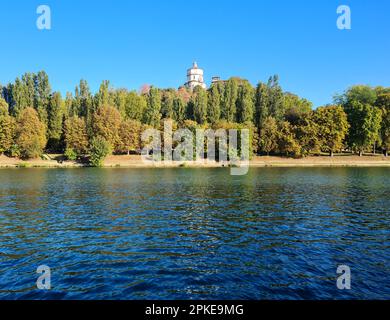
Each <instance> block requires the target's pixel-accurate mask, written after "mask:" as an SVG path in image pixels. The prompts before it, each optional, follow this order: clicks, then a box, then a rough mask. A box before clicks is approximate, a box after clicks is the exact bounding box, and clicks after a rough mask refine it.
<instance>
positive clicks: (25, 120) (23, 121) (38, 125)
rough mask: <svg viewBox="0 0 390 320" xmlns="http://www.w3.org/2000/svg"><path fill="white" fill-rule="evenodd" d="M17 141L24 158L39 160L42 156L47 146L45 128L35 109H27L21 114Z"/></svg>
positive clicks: (17, 128)
mask: <svg viewBox="0 0 390 320" xmlns="http://www.w3.org/2000/svg"><path fill="white" fill-rule="evenodd" d="M15 141H16V144H17V145H18V147H19V150H20V154H21V156H22V158H26V159H29V158H37V157H39V156H41V155H42V153H43V149H44V148H45V146H46V132H45V126H44V124H43V123H42V122H41V121H40V120H39V117H38V113H37V112H36V111H35V110H34V109H33V108H26V109H24V110H23V111H21V112H20V114H19V116H18V119H17V126H16V139H15Z"/></svg>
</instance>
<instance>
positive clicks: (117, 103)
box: [0, 71, 390, 165]
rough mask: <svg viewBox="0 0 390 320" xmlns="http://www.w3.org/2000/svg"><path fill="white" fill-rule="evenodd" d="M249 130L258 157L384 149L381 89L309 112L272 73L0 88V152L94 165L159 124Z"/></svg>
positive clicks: (387, 138) (37, 79)
mask: <svg viewBox="0 0 390 320" xmlns="http://www.w3.org/2000/svg"><path fill="white" fill-rule="evenodd" d="M164 119H171V120H172V121H173V123H174V127H175V128H184V127H186V128H190V129H192V130H194V129H196V128H205V129H206V128H214V129H216V128H226V129H229V128H236V129H238V128H248V129H250V133H251V134H250V136H251V150H252V152H253V153H258V154H276V155H287V156H294V157H303V156H308V155H311V154H319V153H321V152H327V153H329V154H330V155H333V154H334V153H336V152H340V151H342V150H349V151H352V152H356V153H358V154H360V155H362V154H363V152H372V151H374V152H375V150H381V151H383V152H384V153H385V154H386V155H387V153H388V150H389V148H390V88H384V87H375V88H373V87H370V86H363V85H359V86H353V87H351V88H349V89H348V90H346V91H345V92H344V93H343V94H341V95H339V96H336V97H335V99H334V102H333V104H332V105H327V106H323V107H319V108H317V109H315V110H313V105H312V103H311V102H310V101H308V100H306V99H304V98H301V97H298V96H297V95H295V94H292V93H289V92H284V91H283V89H282V88H281V86H280V84H279V79H278V77H277V76H273V77H270V79H269V80H268V82H267V83H261V82H260V83H259V84H258V85H257V86H256V87H253V86H252V85H251V84H250V83H249V81H247V80H245V79H241V78H230V79H229V80H227V81H219V82H216V83H214V84H212V86H211V87H210V88H209V89H207V90H206V89H203V88H201V87H196V88H195V89H194V90H193V91H190V90H189V89H186V88H184V87H181V88H179V89H159V88H156V87H153V86H151V87H149V86H144V87H143V88H142V89H141V90H140V92H136V91H129V90H126V89H122V88H121V89H114V88H112V87H111V86H110V83H109V82H108V81H103V82H102V84H101V85H100V88H99V91H98V92H96V93H95V94H93V93H92V92H91V91H90V89H89V86H88V83H87V81H85V80H81V81H80V83H79V84H78V85H77V86H76V88H75V90H74V93H69V92H68V93H67V94H66V96H65V97H62V96H61V94H60V93H59V92H53V91H52V89H51V85H50V82H49V77H48V75H47V74H46V73H45V72H44V71H40V72H38V73H36V74H35V73H26V74H24V75H23V76H22V77H20V78H16V79H15V81H14V82H12V83H8V84H7V85H5V86H0V154H3V153H4V154H6V155H8V156H12V157H20V158H36V157H39V156H42V154H43V153H44V152H47V153H64V154H65V155H66V157H67V158H69V159H72V160H75V159H77V158H83V157H87V158H89V159H90V161H91V163H92V164H94V165H99V164H101V161H102V159H103V158H104V157H105V156H106V155H108V154H110V153H116V154H125V153H130V152H136V151H139V150H140V149H141V148H142V141H141V139H140V138H141V132H143V130H145V129H147V128H162V123H163V120H164Z"/></svg>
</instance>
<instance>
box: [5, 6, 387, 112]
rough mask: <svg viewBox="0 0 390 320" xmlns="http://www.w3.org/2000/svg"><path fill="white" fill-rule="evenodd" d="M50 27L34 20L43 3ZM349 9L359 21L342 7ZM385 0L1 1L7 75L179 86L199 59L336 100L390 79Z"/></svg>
mask: <svg viewBox="0 0 390 320" xmlns="http://www.w3.org/2000/svg"><path fill="white" fill-rule="evenodd" d="M40 4H47V5H49V6H50V7H51V10H52V30H50V31H40V30H38V29H37V28H36V19H37V17H38V15H37V14H36V8H37V6H38V5H40ZM341 4H347V5H349V6H350V7H351V10H352V30H351V31H340V30H338V29H337V27H336V20H337V14H336V8H337V7H338V6H339V5H341ZM389 35H390V1H388V0H374V1H373V0H339V1H335V0H312V1H309V0H296V1H293V0H288V1H287V0H286V1H278V0H273V1H271V0H267V1H266V0H239V1H236V0H197V1H184V0H182V1H179V0H165V1H161V0H150V1H132V0H127V1H124V0H123V1H119V0H111V1H98V0H95V1H92V0H83V1H69V0H66V1H65V0H61V1H59V0H58V1H54V0H47V1H46V0H45V1H43V0H39V1H32V0H24V1H22V0H13V1H11V0H7V1H2V3H1V5H0V41H1V46H0V83H2V84H5V83H7V82H9V81H13V80H14V79H15V77H17V76H19V75H21V74H22V73H24V72H26V71H31V72H35V71H38V70H41V69H43V70H45V71H46V72H47V73H48V74H49V77H50V81H51V84H52V87H53V89H54V90H59V91H61V92H62V93H65V92H66V91H72V92H73V90H74V87H75V85H76V84H77V83H78V81H79V80H80V79H81V78H83V79H86V80H88V82H89V84H90V87H91V89H92V90H93V91H95V90H97V88H98V86H99V84H100V82H101V81H102V80H104V79H108V80H110V81H111V84H112V85H113V86H114V87H126V88H129V89H139V88H140V86H141V85H142V84H145V83H148V84H153V85H155V86H158V87H163V88H166V87H178V86H179V85H181V84H183V83H184V81H185V74H186V69H187V68H188V67H189V66H190V65H191V63H192V61H194V60H196V61H198V64H199V65H200V67H202V68H204V69H205V77H206V80H207V81H208V82H210V80H211V76H213V75H219V76H221V77H222V78H228V77H230V76H241V77H243V78H247V79H248V80H250V81H251V82H252V83H253V84H256V83H257V82H258V81H266V80H267V78H268V77H269V76H270V75H272V74H279V76H280V79H281V84H282V86H283V88H284V89H285V90H286V91H291V92H294V93H297V94H299V95H300V96H303V97H306V98H308V99H310V100H311V101H313V102H314V104H315V106H318V105H322V104H326V103H330V102H332V97H333V95H334V94H335V93H339V92H342V91H343V90H344V89H346V88H347V87H349V86H351V85H353V84H370V85H383V86H390V59H389V58H390V44H389Z"/></svg>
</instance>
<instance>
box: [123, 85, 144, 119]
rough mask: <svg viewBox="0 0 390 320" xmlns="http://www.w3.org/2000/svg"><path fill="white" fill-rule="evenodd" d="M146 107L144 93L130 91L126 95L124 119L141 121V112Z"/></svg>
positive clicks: (142, 112)
mask: <svg viewBox="0 0 390 320" xmlns="http://www.w3.org/2000/svg"><path fill="white" fill-rule="evenodd" d="M146 108H147V102H146V98H145V96H144V95H138V94H137V93H136V92H135V91H131V92H129V93H128V94H127V97H126V105H125V111H126V116H125V118H126V119H132V120H138V121H141V120H142V117H143V114H144V112H145V110H146Z"/></svg>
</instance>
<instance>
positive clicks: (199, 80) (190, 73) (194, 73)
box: [185, 62, 207, 90]
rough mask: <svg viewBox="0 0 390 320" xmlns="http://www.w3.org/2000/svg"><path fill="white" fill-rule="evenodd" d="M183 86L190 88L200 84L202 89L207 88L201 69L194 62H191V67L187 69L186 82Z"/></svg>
mask: <svg viewBox="0 0 390 320" xmlns="http://www.w3.org/2000/svg"><path fill="white" fill-rule="evenodd" d="M185 86H186V87H187V88H189V89H191V90H193V89H194V88H195V87H197V86H201V87H202V88H203V89H206V88H207V86H206V83H205V82H204V78H203V69H200V68H199V67H198V64H197V63H196V62H194V63H193V65H192V68H190V69H188V70H187V82H186V83H185Z"/></svg>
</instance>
